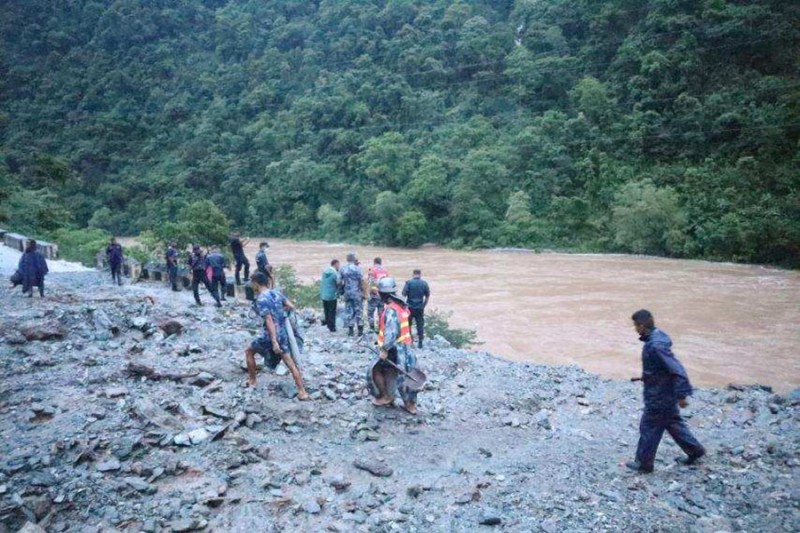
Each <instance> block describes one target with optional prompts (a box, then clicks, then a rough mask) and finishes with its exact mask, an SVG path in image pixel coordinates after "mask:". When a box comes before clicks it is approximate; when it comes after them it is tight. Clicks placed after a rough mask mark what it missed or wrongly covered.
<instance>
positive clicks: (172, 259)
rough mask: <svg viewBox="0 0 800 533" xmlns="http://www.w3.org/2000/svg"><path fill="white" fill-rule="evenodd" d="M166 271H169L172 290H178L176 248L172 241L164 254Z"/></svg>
mask: <svg viewBox="0 0 800 533" xmlns="http://www.w3.org/2000/svg"><path fill="white" fill-rule="evenodd" d="M165 259H166V261H167V273H169V284H170V285H171V286H172V290H173V291H177V290H178V249H177V245H176V244H175V243H174V242H171V243H169V248H167V254H166V258H165Z"/></svg>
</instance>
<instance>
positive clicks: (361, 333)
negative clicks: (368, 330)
mask: <svg viewBox="0 0 800 533" xmlns="http://www.w3.org/2000/svg"><path fill="white" fill-rule="evenodd" d="M363 335H364V326H358V336H359V337H362V336H363Z"/></svg>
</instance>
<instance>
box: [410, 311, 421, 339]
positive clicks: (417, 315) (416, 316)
mask: <svg viewBox="0 0 800 533" xmlns="http://www.w3.org/2000/svg"><path fill="white" fill-rule="evenodd" d="M409 311H411V316H409V317H408V327H409V328H412V329H413V324H414V321H415V320H416V322H417V342H422V339H424V338H425V309H409Z"/></svg>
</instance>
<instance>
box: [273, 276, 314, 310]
mask: <svg viewBox="0 0 800 533" xmlns="http://www.w3.org/2000/svg"><path fill="white" fill-rule="evenodd" d="M275 282H276V284H277V285H278V287H280V289H281V290H282V291H283V293H284V294H285V295H286V297H287V298H289V299H290V300H291V301H292V303H294V305H295V306H296V307H297V308H298V309H304V308H310V309H315V310H317V311H320V310H322V301H321V300H320V299H319V298H320V297H319V280H317V281H315V282H314V283H313V284H310V285H309V284H305V283H301V282H300V281H299V280H298V279H297V273H296V272H295V270H294V267H292V266H291V265H279V266H278V267H277V268H275Z"/></svg>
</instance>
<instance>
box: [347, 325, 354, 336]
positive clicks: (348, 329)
mask: <svg viewBox="0 0 800 533" xmlns="http://www.w3.org/2000/svg"><path fill="white" fill-rule="evenodd" d="M347 336H348V337H352V336H353V326H350V327H348V328H347Z"/></svg>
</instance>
